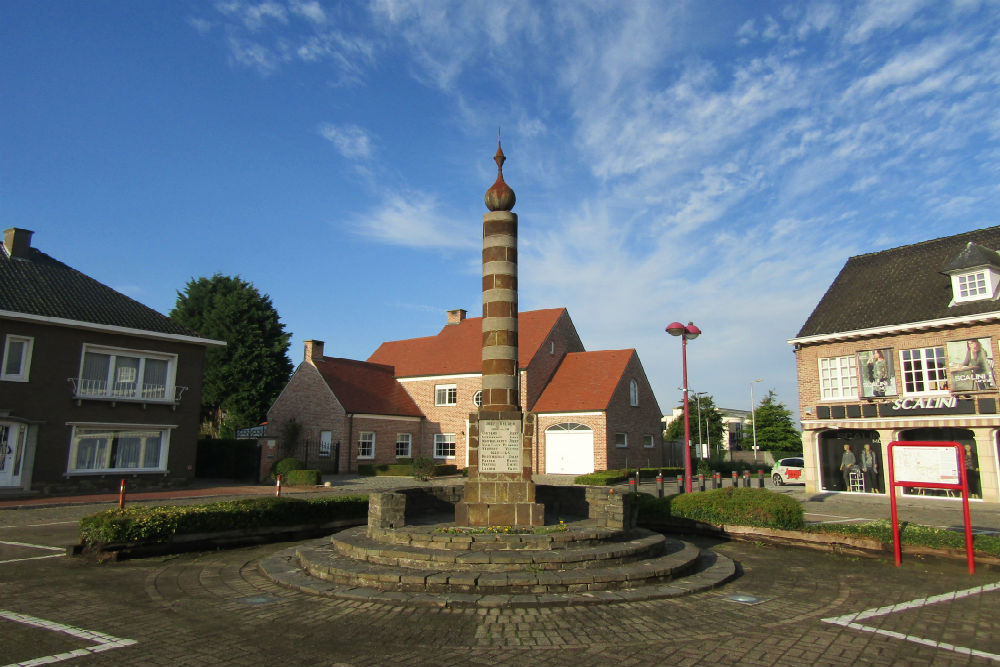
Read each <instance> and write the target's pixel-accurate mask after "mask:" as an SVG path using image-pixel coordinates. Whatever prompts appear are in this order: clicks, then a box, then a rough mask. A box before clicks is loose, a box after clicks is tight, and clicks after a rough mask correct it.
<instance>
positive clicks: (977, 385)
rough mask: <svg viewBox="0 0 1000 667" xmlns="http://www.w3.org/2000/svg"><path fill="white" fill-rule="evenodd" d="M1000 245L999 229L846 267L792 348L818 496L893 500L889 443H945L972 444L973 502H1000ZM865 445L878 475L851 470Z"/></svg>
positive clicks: (862, 258) (809, 468)
mask: <svg viewBox="0 0 1000 667" xmlns="http://www.w3.org/2000/svg"><path fill="white" fill-rule="evenodd" d="M998 250H1000V227H991V228H988V229H981V230H977V231H972V232H967V233H964V234H957V235H955V236H949V237H945V238H939V239H934V240H931V241H925V242H923V243H917V244H914V245H908V246H902V247H899V248H893V249H890V250H885V251H882V252H876V253H870V254H866V255H859V256H856V257H851V258H850V259H848V260H847V263H846V264H845V265H844V268H843V269H842V270H841V271H840V274H839V275H838V276H837V278H836V279H835V280H834V282H833V284H832V285H831V286H830V288H829V289H828V290H827V292H826V294H825V295H824V296H823V298H822V299H821V300H820V302H819V304H818V305H817V306H816V308H815V310H814V311H813V312H812V314H811V315H810V316H809V318H808V320H807V321H806V323H805V325H804V326H803V327H802V329H801V330H800V331H799V333H798V335H797V336H796V337H795V338H793V339H791V340H790V341H788V342H789V343H790V344H792V345H793V346H794V349H795V359H796V366H797V370H798V383H799V401H800V414H799V417H800V419H801V421H802V426H803V431H802V446H803V456H804V458H805V482H806V488H807V490H809V491H812V492H819V491H835V492H836V491H840V492H853V493H864V492H867V493H882V494H884V493H886V492H887V486H888V469H887V461H888V445H889V443H890V442H893V441H918V440H943V441H953V442H958V443H960V444H962V445H964V448H965V453H966V470H967V473H968V478H969V486H970V494H971V495H972V497H973V498H981V499H982V500H983V501H986V502H1000V466H998V458H1000V441H998V436H1000V415H998V400H1000V395H998V386H997V375H996V371H995V360H996V359H997V355H998V353H1000V349H998V342H1000V305H998V303H997V300H998V298H1000V253H998ZM866 446H867V450H868V451H870V452H873V453H874V464H875V465H874V466H873V469H871V470H869V472H868V474H867V475H865V474H862V473H861V472H860V471H856V472H854V473H853V474H845V473H844V471H843V469H842V463H843V462H844V456H845V453H849V454H850V455H851V456H853V458H854V459H855V461H856V462H857V464H860V463H861V461H862V456H863V453H864V452H865V451H866ZM917 491H918V490H915V489H914V490H908V492H917ZM919 491H920V492H922V493H924V494H925V495H929V496H938V497H945V496H947V495H948V493H949V492H945V491H936V490H931V489H927V490H924V489H920V490H919Z"/></svg>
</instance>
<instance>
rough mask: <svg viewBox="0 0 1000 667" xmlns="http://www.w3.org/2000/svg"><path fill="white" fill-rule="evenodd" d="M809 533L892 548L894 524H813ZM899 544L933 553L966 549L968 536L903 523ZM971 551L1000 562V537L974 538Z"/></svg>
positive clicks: (885, 522) (872, 522) (979, 536)
mask: <svg viewBox="0 0 1000 667" xmlns="http://www.w3.org/2000/svg"><path fill="white" fill-rule="evenodd" d="M805 530H806V532H810V533H826V534H835V535H850V536H854V537H867V538H871V539H874V540H878V541H879V542H881V543H882V545H883V546H887V547H892V522H891V521H888V520H881V521H866V522H865V523H838V524H813V525H810V526H806V528H805ZM899 541H900V544H908V545H911V546H920V547H929V548H931V549H959V550H964V549H965V533H964V532H961V533H960V532H957V531H954V530H945V529H943V528H931V527H929V526H921V525H919V524H913V523H908V522H906V521H903V522H901V523H900V524H899ZM972 550H973V551H974V552H975V553H978V554H982V555H985V556H993V557H994V558H1000V536H997V535H973V536H972Z"/></svg>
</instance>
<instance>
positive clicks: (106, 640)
mask: <svg viewBox="0 0 1000 667" xmlns="http://www.w3.org/2000/svg"><path fill="white" fill-rule="evenodd" d="M0 618H5V619H7V620H8V621H13V622H15V623H21V624H23V625H30V626H32V627H35V628H41V629H43V630H51V631H53V632H62V633H63V634H67V635H70V636H72V637H76V638H77V639H85V640H88V641H92V642H95V643H94V645H93V646H87V647H84V648H78V649H74V650H72V651H68V652H66V653H57V654H55V655H46V656H43V657H41V658H32V659H31V660H25V661H24V662H14V663H11V664H9V665H4V667H34V666H35V665H49V664H52V663H53V662H61V661H63V660H69V659H70V658H77V657H79V656H82V655H90V654H92V653H102V652H104V651H108V650H110V649H113V648H121V647H122V646H132V645H133V644H135V643H136V641H135V640H134V639H121V638H119V637H112V636H111V635H107V634H104V633H103V632H97V631H96V630H84V629H83V628H75V627H73V626H72V625H64V624H62V623H56V622H55V621H46V620H45V619H44V618H36V617H34V616H28V615H27V614H17V613H15V612H12V611H6V610H4V609H0Z"/></svg>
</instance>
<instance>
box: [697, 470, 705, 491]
mask: <svg viewBox="0 0 1000 667" xmlns="http://www.w3.org/2000/svg"><path fill="white" fill-rule="evenodd" d="M698 490H699V491H704V490H705V476H704V475H702V474H700V473H699V474H698Z"/></svg>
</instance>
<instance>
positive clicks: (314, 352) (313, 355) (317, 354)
mask: <svg viewBox="0 0 1000 667" xmlns="http://www.w3.org/2000/svg"><path fill="white" fill-rule="evenodd" d="M322 358H323V341H321V340H307V341H306V356H305V361H307V362H309V363H310V364H312V365H313V366H315V365H316V362H317V361H319V360H320V359H322Z"/></svg>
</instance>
